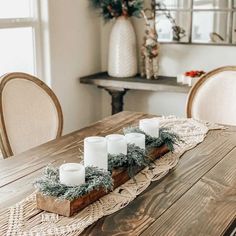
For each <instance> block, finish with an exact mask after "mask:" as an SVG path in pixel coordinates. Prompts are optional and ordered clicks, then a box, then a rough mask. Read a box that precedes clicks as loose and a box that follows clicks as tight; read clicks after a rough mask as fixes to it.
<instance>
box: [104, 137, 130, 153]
mask: <svg viewBox="0 0 236 236" xmlns="http://www.w3.org/2000/svg"><path fill="white" fill-rule="evenodd" d="M106 139H107V151H108V153H109V154H112V155H118V154H123V155H127V141H126V139H125V136H124V135H122V134H110V135H107V136H106Z"/></svg>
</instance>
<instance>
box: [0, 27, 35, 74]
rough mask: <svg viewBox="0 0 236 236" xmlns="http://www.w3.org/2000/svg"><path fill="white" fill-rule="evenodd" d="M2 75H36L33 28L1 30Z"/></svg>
mask: <svg viewBox="0 0 236 236" xmlns="http://www.w3.org/2000/svg"><path fill="white" fill-rule="evenodd" d="M0 52H1V53H0V75H2V74H4V73H8V72H14V71H18V72H26V73H30V74H34V45H33V30H32V28H29V27H28V28H10V29H0Z"/></svg>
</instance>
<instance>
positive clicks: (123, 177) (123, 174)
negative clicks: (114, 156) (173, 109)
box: [36, 145, 169, 217]
mask: <svg viewBox="0 0 236 236" xmlns="http://www.w3.org/2000/svg"><path fill="white" fill-rule="evenodd" d="M167 152H169V149H168V148H167V146H166V145H163V146H161V147H159V148H156V149H153V150H152V151H151V152H150V154H149V155H150V157H151V158H152V160H156V159H157V158H159V157H161V156H163V155H164V154H166V153H167ZM143 168H144V167H139V168H137V169H136V170H135V173H136V174H137V173H138V172H139V171H141V170H142V169H143ZM112 178H113V180H114V189H115V188H117V187H119V186H120V185H122V184H124V183H125V182H127V181H128V180H129V179H130V177H129V175H128V171H127V170H124V169H115V170H113V172H112ZM106 194H108V193H107V192H106V191H104V190H103V189H100V190H93V191H91V192H90V193H89V194H86V195H84V196H82V197H80V198H78V199H75V200H73V201H69V200H61V199H58V198H55V197H51V196H45V195H42V194H41V193H40V192H38V193H37V194H36V202H37V207H38V208H39V209H41V210H45V211H48V212H52V213H57V214H59V215H63V216H67V217H69V216H72V215H73V214H74V213H76V212H78V211H80V210H82V209H83V208H85V207H86V206H88V205H89V204H91V203H93V202H95V201H97V200H98V199H99V198H101V197H103V196H104V195H106Z"/></svg>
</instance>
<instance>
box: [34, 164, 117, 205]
mask: <svg viewBox="0 0 236 236" xmlns="http://www.w3.org/2000/svg"><path fill="white" fill-rule="evenodd" d="M34 186H35V187H36V189H38V191H39V192H40V193H42V194H43V195H47V196H53V197H57V198H59V199H67V200H70V201H72V200H74V199H76V198H79V197H81V196H83V195H85V194H87V193H89V192H91V191H92V190H94V189H99V188H101V187H102V188H103V189H104V190H105V191H107V192H108V191H111V190H112V189H113V180H112V177H111V174H110V172H108V171H104V170H102V169H98V168H97V167H86V168H85V183H84V184H82V185H80V186H74V187H71V186H67V185H64V184H61V183H60V180H59V168H55V167H52V166H47V167H46V168H45V170H44V172H43V176H42V177H41V178H39V179H37V180H36V181H35V182H34Z"/></svg>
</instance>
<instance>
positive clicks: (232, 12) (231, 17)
mask: <svg viewBox="0 0 236 236" xmlns="http://www.w3.org/2000/svg"><path fill="white" fill-rule="evenodd" d="M156 1H158V0H156ZM189 2H190V7H187V8H177V7H166V9H167V11H170V12H188V13H190V21H189V27H188V28H189V35H188V37H187V38H188V41H187V42H183V41H182V42H181V41H160V43H161V44H185V45H186V44H193V45H194V44H196V45H213V46H214V45H217V46H236V40H235V41H234V38H233V33H234V31H233V30H234V29H233V28H234V15H235V17H236V8H235V7H234V6H235V4H236V0H229V3H230V6H231V7H229V8H220V9H219V8H209V9H198V8H194V7H193V2H194V0H189ZM163 11H165V10H164V9H158V8H157V7H156V6H155V8H154V12H155V22H156V20H157V19H156V16H157V13H158V12H159V13H161V12H163ZM195 12H214V13H219V12H225V13H227V14H229V15H228V17H229V22H228V23H229V24H228V27H227V30H228V34H229V41H228V42H224V43H208V42H197V41H193V39H192V34H193V14H194V13H195Z"/></svg>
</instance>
